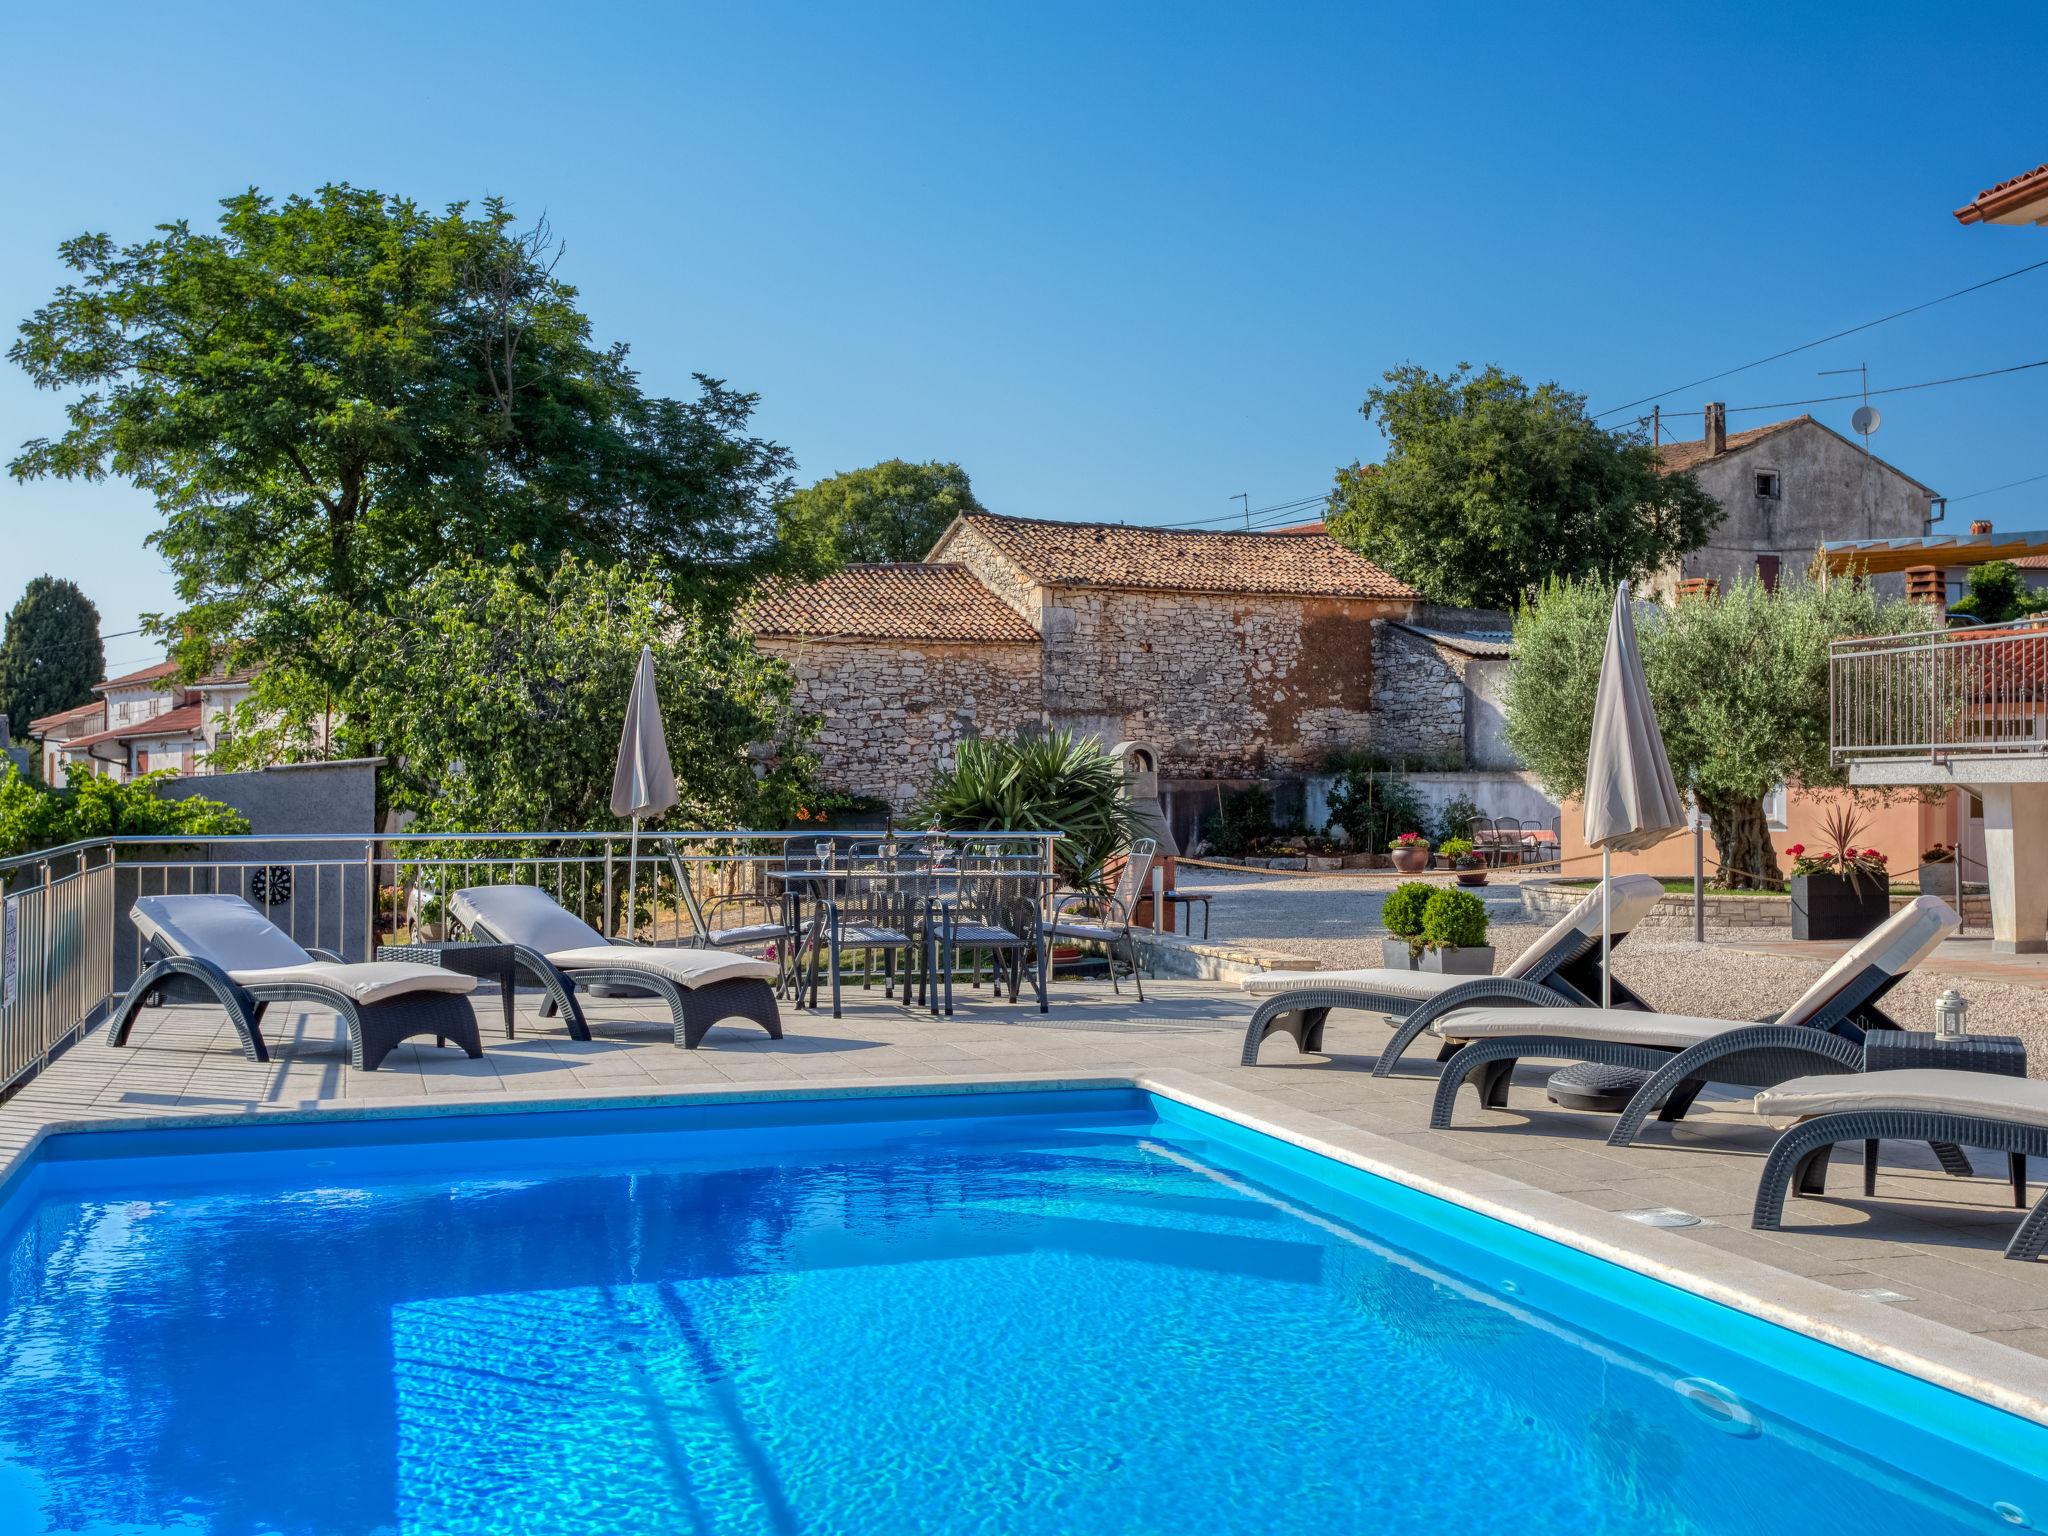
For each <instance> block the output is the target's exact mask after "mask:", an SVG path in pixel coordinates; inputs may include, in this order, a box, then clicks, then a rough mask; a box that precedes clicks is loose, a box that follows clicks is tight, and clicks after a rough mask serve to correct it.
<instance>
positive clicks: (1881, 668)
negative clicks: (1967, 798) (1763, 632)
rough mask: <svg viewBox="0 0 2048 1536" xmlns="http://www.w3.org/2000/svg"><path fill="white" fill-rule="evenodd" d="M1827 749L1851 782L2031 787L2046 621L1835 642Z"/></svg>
mask: <svg viewBox="0 0 2048 1536" xmlns="http://www.w3.org/2000/svg"><path fill="white" fill-rule="evenodd" d="M1828 695H1829V698H1828V713H1829V731H1828V735H1829V743H1830V748H1831V751H1832V754H1833V760H1834V762H1835V764H1836V766H1837V767H1844V768H1846V769H1847V770H1848V772H1849V776H1850V779H1851V781H1852V782H1854V783H1866V784H1945V783H1962V784H1967V783H1980V782H1999V781H2007V782H2012V781H2020V782H2026V781H2034V780H2037V779H2039V778H2040V777H2042V776H2043V770H2044V769H2048V620H2043V619H2033V620H2023V621H2019V622H2015V623H2011V624H2001V625H1998V626H1996V627H1986V628H1979V629H1957V630H1937V631H1933V632H1931V633H1927V634H1917V635H1887V636H1879V637H1876V638H1872V639H1865V640H1842V641H1837V642H1836V643H1835V645H1834V646H1833V648H1832V654H1831V656H1830V658H1829V675H1828Z"/></svg>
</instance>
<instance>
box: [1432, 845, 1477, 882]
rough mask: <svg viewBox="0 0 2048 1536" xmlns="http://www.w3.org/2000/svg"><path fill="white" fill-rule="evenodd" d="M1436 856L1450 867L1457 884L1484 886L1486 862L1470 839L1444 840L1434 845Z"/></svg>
mask: <svg viewBox="0 0 2048 1536" xmlns="http://www.w3.org/2000/svg"><path fill="white" fill-rule="evenodd" d="M1436 856H1437V857H1438V858H1440V859H1442V860H1443V861H1444V862H1445V863H1446V864H1448V865H1450V866H1451V869H1452V871H1453V872H1454V874H1455V875H1456V878H1457V881H1458V884H1460V885H1484V884H1486V860H1484V859H1483V858H1481V857H1480V856H1479V854H1478V851H1477V850H1476V849H1474V848H1473V846H1472V840H1471V839H1470V838H1468V837H1447V838H1445V839H1444V840H1443V841H1442V842H1440V843H1438V844H1437V845H1436Z"/></svg>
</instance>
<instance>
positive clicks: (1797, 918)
mask: <svg viewBox="0 0 2048 1536" xmlns="http://www.w3.org/2000/svg"><path fill="white" fill-rule="evenodd" d="M1823 830H1824V831H1825V832H1826V833H1827V836H1828V840H1829V841H1830V842H1831V843H1832V844H1833V845H1834V846H1833V847H1832V848H1829V849H1827V850H1826V851H1824V852H1819V853H1809V852H1808V851H1807V849H1806V845H1805V844H1803V843H1794V844H1793V845H1792V846H1791V847H1789V848H1787V849H1786V850H1785V851H1786V852H1787V853H1788V854H1790V855H1791V856H1792V890H1791V895H1792V937H1793V938H1794V939H1797V940H1807V939H1860V938H1862V937H1863V936H1864V935H1865V934H1867V933H1869V932H1871V931H1872V930H1873V929H1875V928H1876V927H1877V926H1878V925H1879V924H1881V923H1882V922H1883V921H1884V920H1885V919H1886V918H1887V917H1889V916H1891V910H1892V882H1891V875H1890V873H1889V872H1888V871H1887V870H1886V868H1885V862H1886V861H1885V856H1884V855H1883V854H1881V853H1879V852H1878V851H1877V850H1876V849H1875V848H1859V847H1857V846H1856V841H1855V839H1856V837H1857V836H1858V834H1860V833H1861V832H1862V830H1863V821H1862V818H1860V817H1859V816H1857V815H1856V814H1855V812H1854V811H1852V810H1849V809H1848V808H1847V807H1844V808H1842V809H1840V810H1836V811H1831V812H1829V814H1828V817H1827V820H1826V822H1825V823H1824V824H1823Z"/></svg>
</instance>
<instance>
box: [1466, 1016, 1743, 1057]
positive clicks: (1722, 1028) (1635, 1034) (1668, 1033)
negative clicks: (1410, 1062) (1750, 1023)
mask: <svg viewBox="0 0 2048 1536" xmlns="http://www.w3.org/2000/svg"><path fill="white" fill-rule="evenodd" d="M1429 1027H1430V1030H1431V1032H1432V1033H1433V1034H1437V1035H1440V1036H1442V1037H1443V1038H1444V1039H1446V1040H1499V1039H1503V1038H1506V1037H1507V1036H1510V1035H1536V1036H1548V1037H1550V1038H1551V1039H1554V1040H1611V1041H1613V1042H1614V1043H1615V1044H1616V1045H1648V1046H1657V1047H1661V1048H1663V1049H1666V1050H1674V1051H1682V1050H1684V1049H1685V1048H1686V1047H1687V1046H1688V1045H1698V1044H1699V1043H1700V1041H1702V1040H1710V1039H1712V1038H1713V1037H1714V1036H1715V1035H1718V1034H1722V1033H1724V1032H1726V1031H1728V1030H1731V1029H1742V1028H1744V1027H1745V1026H1744V1025H1742V1024H1738V1023H1737V1022H1736V1021H1735V1020H1733V1019H1707V1018H1699V1017H1697V1016H1695V1015H1693V1014H1689V1013H1639V1012H1637V1011H1635V1010H1634V1009H1630V1008H1609V1009H1605V1010H1602V1009H1599V1008H1460V1009H1459V1010H1458V1011H1457V1012H1456V1013H1453V1014H1449V1015H1447V1016H1446V1017H1444V1018H1441V1019H1438V1020H1437V1021H1436V1022H1435V1023H1434V1024H1432V1025H1430V1026H1429Z"/></svg>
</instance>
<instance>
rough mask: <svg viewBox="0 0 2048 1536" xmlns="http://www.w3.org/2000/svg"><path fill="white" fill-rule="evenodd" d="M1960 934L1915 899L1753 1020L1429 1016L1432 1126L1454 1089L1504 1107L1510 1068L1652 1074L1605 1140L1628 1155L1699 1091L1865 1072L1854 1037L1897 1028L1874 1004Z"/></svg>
mask: <svg viewBox="0 0 2048 1536" xmlns="http://www.w3.org/2000/svg"><path fill="white" fill-rule="evenodd" d="M1960 926H1961V923H1960V921H1959V920H1958V918H1957V917H1956V914H1955V912H1954V911H1953V910H1952V909H1951V908H1950V907H1949V905H1948V903H1946V902H1945V901H1943V900H1942V899H1941V898H1940V897H1938V896H1916V897H1915V898H1914V899H1913V900H1912V901H1911V902H1909V903H1908V904H1907V905H1906V906H1904V907H1902V908H1901V909H1900V910H1899V911H1897V912H1895V913H1893V914H1892V916H1891V917H1890V918H1889V919H1888V920H1886V921H1885V922H1884V923H1883V924H1882V925H1880V926H1879V927H1878V928H1877V930H1876V931H1875V932H1873V933H1871V934H1870V935H1869V936H1868V937H1866V938H1864V939H1863V940H1861V941H1860V942H1859V943H1857V945H1856V946H1855V947H1854V948H1853V949H1851V950H1850V951H1849V952H1848V953H1847V954H1845V955H1843V956H1842V958H1841V959H1839V960H1837V961H1836V962H1835V963H1834V964H1833V965H1832V966H1830V967H1829V968H1828V970H1827V971H1826V972H1825V974H1823V975H1822V976H1821V977H1820V979H1819V980H1817V981H1815V982H1814V984H1813V985H1812V986H1810V987H1808V988H1807V989H1806V991H1805V992H1804V993H1802V994H1801V995H1800V997H1799V998H1798V1000H1797V1001H1795V1002H1794V1003H1793V1004H1792V1006H1791V1007H1789V1008H1787V1009H1785V1011H1784V1012H1782V1013H1780V1014H1777V1015H1775V1016H1774V1017H1772V1018H1769V1019H1766V1020H1763V1021H1761V1022H1759V1023H1754V1024H1743V1023H1739V1022H1736V1021H1734V1020H1730V1019H1714V1018H1703V1017H1699V1016H1696V1015H1692V1014H1672V1013H1636V1012H1622V1011H1619V1010H1615V1011H1608V1012H1603V1011H1602V1010H1600V1009H1598V1008H1574V1007H1569V1006H1565V1005H1564V1004H1563V1002H1562V1000H1561V999H1560V1000H1558V1001H1557V1002H1556V1003H1553V1004H1552V1005H1551V1006H1549V1007H1536V1008H1530V1007H1514V1008H1471V1009H1464V1010H1461V1011H1459V1012H1456V1013H1447V1014H1444V1015H1442V1016H1440V1017H1438V1018H1437V1019H1436V1020H1435V1021H1434V1022H1433V1023H1432V1024H1431V1026H1430V1027H1431V1029H1432V1030H1433V1031H1434V1033H1435V1034H1436V1035H1438V1036H1439V1037H1440V1038H1441V1039H1442V1040H1444V1042H1445V1043H1446V1045H1448V1046H1451V1047H1455V1050H1454V1051H1453V1053H1452V1054H1451V1056H1450V1059H1449V1061H1448V1062H1446V1063H1445V1066H1444V1070H1443V1075H1442V1076H1441V1077H1440V1078H1439V1079H1438V1080H1437V1090H1436V1099H1435V1102H1434V1103H1433V1104H1432V1106H1431V1108H1430V1116H1429V1123H1430V1125H1431V1126H1432V1127H1433V1128H1435V1129H1438V1130H1441V1129H1444V1128H1446V1127H1448V1126H1449V1125H1450V1123H1451V1112H1452V1110H1453V1108H1454V1107H1455V1105H1456V1103H1457V1097H1458V1090H1459V1089H1461V1088H1463V1087H1464V1086H1465V1084H1467V1083H1471V1084H1473V1085H1474V1086H1475V1087H1476V1088H1477V1089H1478V1091H1479V1102H1480V1104H1481V1105H1482V1106H1484V1107H1485V1108H1487V1109H1505V1108H1506V1107H1507V1095H1508V1084H1509V1082H1510V1080H1511V1079H1512V1078H1513V1076H1514V1070H1515V1063H1516V1062H1518V1061H1520V1060H1521V1059H1523V1058H1524V1057H1534V1058H1536V1059H1537V1060H1542V1061H1591V1062H1599V1063H1602V1064H1604V1065H1607V1066H1616V1067H1636V1068H1640V1069H1642V1070H1644V1071H1647V1072H1648V1073H1649V1074H1650V1076H1649V1078H1648V1080H1647V1081H1646V1082H1645V1083H1644V1084H1643V1086H1642V1087H1641V1088H1640V1089H1638V1090H1637V1091H1636V1094H1635V1097H1634V1098H1633V1099H1631V1100H1630V1101H1629V1104H1628V1107H1627V1108H1626V1109H1624V1110H1623V1111H1622V1113H1621V1117H1620V1119H1619V1120H1618V1121H1617V1122H1616V1124H1615V1127H1614V1130H1613V1131H1612V1133H1611V1134H1610V1135H1609V1137H1608V1144H1609V1145H1610V1146H1616V1147H1625V1146H1627V1145H1628V1144H1629V1143H1630V1142H1631V1141H1633V1140H1634V1139H1635V1137H1636V1135H1637V1133H1638V1132H1640V1131H1641V1130H1642V1128H1643V1125H1644V1122H1645V1121H1646V1120H1648V1119H1649V1117H1650V1116H1651V1115H1652V1114H1655V1115H1656V1116H1657V1118H1658V1119H1660V1120H1667V1121H1668V1120H1677V1119H1680V1118H1682V1117H1683V1116H1684V1114H1685V1112H1686V1111H1687V1110H1688V1109H1690V1108H1691V1107H1692V1102H1693V1100H1694V1099H1695V1098H1696V1097H1697V1096H1698V1094H1699V1092H1700V1090H1701V1089H1702V1088H1704V1087H1705V1086H1706V1085H1707V1084H1708V1083H1710V1082H1712V1083H1732V1084H1736V1085H1739V1086H1743V1087H1750V1088H1766V1087H1770V1086H1771V1085H1773V1084H1776V1083H1782V1082H1785V1081H1787V1080H1788V1079H1791V1078H1796V1077H1805V1076H1809V1075H1811V1074H1814V1073H1822V1072H1856V1071H1860V1070H1861V1068H1862V1066H1863V1035H1864V1032H1865V1031H1866V1030H1871V1029H1896V1028H1898V1025H1897V1024H1896V1023H1894V1022H1893V1021H1892V1020H1891V1019H1890V1018H1888V1017H1887V1016H1886V1015H1885V1013H1884V1012H1883V1010H1882V1009H1880V1008H1879V1007H1878V1006H1877V1004H1878V1001H1879V999H1881V998H1882V997H1883V996H1884V995H1885V994H1886V993H1887V992H1889V991H1890V990H1891V989H1892V988H1893V987H1895V986H1896V985H1898V983H1899V981H1900V980H1901V979H1902V978H1903V977H1904V976H1905V975H1906V974H1907V973H1908V972H1910V971H1911V970H1912V969H1913V967H1914V966H1916V965H1918V964H1919V963H1920V962H1921V961H1922V960H1924V959H1925V958H1926V957H1927V956H1928V955H1929V954H1931V953H1933V951H1934V948H1935V946H1936V945H1938V944H1939V943H1941V941H1942V940H1943V939H1945V938H1947V937H1948V936H1949V935H1950V934H1952V933H1954V932H1955V931H1956V929H1957V928H1958V927H1960Z"/></svg>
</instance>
